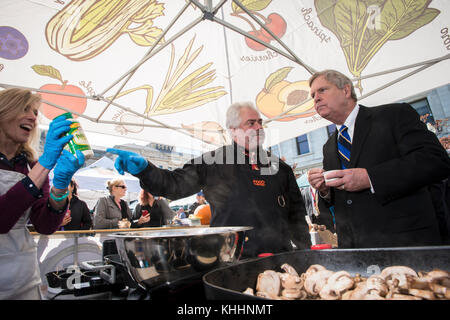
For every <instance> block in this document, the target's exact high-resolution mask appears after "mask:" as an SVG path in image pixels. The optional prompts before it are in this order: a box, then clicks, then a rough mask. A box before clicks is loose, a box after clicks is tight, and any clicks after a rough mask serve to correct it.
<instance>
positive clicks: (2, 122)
mask: <svg viewBox="0 0 450 320" xmlns="http://www.w3.org/2000/svg"><path fill="white" fill-rule="evenodd" d="M40 105H41V98H40V96H39V95H36V94H32V93H31V91H29V90H23V89H16V88H13V89H7V90H3V91H0V213H1V214H0V300H5V299H11V300H12V299H14V300H19V299H20V300H22V299H26V300H36V299H41V293H40V289H39V285H40V283H41V277H40V272H39V264H38V259H37V250H36V245H35V243H34V240H33V238H32V236H31V235H30V233H29V232H28V229H27V227H26V224H27V222H28V221H30V222H31V223H32V224H33V226H34V229H35V230H36V231H37V232H39V233H41V234H52V233H53V232H55V231H56V230H58V228H59V226H60V224H61V222H62V220H63V218H64V213H65V212H66V209H67V204H68V201H67V196H68V190H67V187H68V186H69V182H70V179H71V178H72V176H73V174H74V173H75V172H76V171H77V170H78V169H79V168H80V167H81V166H82V165H83V164H84V156H83V154H82V153H81V152H78V153H77V157H75V156H73V155H72V154H71V153H70V152H68V151H66V150H64V152H62V153H61V151H63V148H64V145H65V144H66V143H67V142H68V141H69V140H70V139H72V137H73V136H72V135H67V136H65V133H66V132H68V131H69V129H70V127H69V126H70V124H71V122H70V121H67V120H65V119H62V118H60V119H56V120H53V121H52V122H51V123H50V126H49V129H48V132H47V137H46V140H45V145H44V152H43V154H42V155H41V156H40V157H39V159H37V157H36V153H35V151H34V149H33V147H32V145H33V142H34V141H35V140H36V139H37V138H38V114H39V108H40ZM36 159H37V161H36ZM53 168H54V170H53V173H54V178H53V187H52V188H50V185H49V179H48V174H49V172H50V170H52V169H53Z"/></svg>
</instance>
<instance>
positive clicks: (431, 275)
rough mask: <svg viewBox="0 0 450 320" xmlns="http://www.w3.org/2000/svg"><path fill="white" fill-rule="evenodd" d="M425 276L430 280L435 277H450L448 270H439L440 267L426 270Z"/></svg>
mask: <svg viewBox="0 0 450 320" xmlns="http://www.w3.org/2000/svg"><path fill="white" fill-rule="evenodd" d="M425 278H427V279H431V280H433V279H436V278H450V272H448V271H444V270H440V269H434V270H432V271H430V272H428V273H427V274H426V275H425Z"/></svg>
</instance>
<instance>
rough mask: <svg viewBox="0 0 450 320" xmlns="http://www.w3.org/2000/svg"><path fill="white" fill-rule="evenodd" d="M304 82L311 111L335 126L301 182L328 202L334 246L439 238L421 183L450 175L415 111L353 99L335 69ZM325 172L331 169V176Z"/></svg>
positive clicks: (415, 242)
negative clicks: (316, 162)
mask: <svg viewBox="0 0 450 320" xmlns="http://www.w3.org/2000/svg"><path fill="white" fill-rule="evenodd" d="M309 84H310V87H311V96H312V97H313V99H314V107H315V109H316V111H317V113H318V114H319V115H320V116H322V117H323V118H325V119H327V120H329V121H331V122H333V123H335V124H336V125H337V130H336V132H335V133H334V134H333V135H332V136H331V137H330V138H329V139H328V141H327V142H326V144H325V145H324V147H323V169H319V168H315V169H311V170H310V171H309V173H308V180H309V182H310V184H311V186H313V187H314V188H316V189H318V190H319V192H320V194H321V199H322V201H325V202H327V203H328V205H329V206H331V205H333V206H334V213H335V217H336V228H337V235H338V243H339V247H341V248H356V247H395V246H423V245H436V244H440V241H441V239H440V235H439V230H438V226H437V221H436V215H435V212H434V208H433V203H432V198H431V196H430V193H429V191H428V186H429V185H430V184H432V183H436V182H439V181H441V180H443V179H445V178H447V177H448V176H449V173H450V160H449V157H448V155H447V153H446V152H445V150H444V149H443V147H442V146H441V144H440V143H439V140H438V139H437V137H436V136H435V135H434V134H433V133H432V132H430V131H429V130H427V128H426V126H425V125H424V123H423V122H421V121H420V119H419V115H418V113H417V112H416V111H415V110H414V109H413V108H412V107H411V106H410V105H408V104H406V103H401V104H400V103H395V104H389V105H383V106H378V107H372V108H367V107H364V106H362V105H359V104H357V99H356V94H355V90H354V87H353V84H352V82H351V80H350V79H349V78H348V77H346V76H345V75H343V74H341V73H339V72H337V71H334V70H325V71H322V72H319V73H316V74H314V75H313V76H312V77H311V79H310V81H309ZM324 170H325V171H328V170H336V171H335V172H333V173H328V174H326V178H327V180H328V179H333V180H332V181H331V180H330V181H328V182H325V179H324Z"/></svg>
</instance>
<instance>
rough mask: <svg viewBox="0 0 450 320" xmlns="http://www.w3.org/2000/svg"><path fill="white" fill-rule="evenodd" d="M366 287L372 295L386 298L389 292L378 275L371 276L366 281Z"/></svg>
mask: <svg viewBox="0 0 450 320" xmlns="http://www.w3.org/2000/svg"><path fill="white" fill-rule="evenodd" d="M366 286H367V289H368V292H369V293H370V294H376V295H379V296H381V297H385V296H386V295H387V293H388V291H389V288H388V286H387V284H386V282H385V281H384V279H383V278H381V277H380V276H378V275H372V276H370V277H369V278H368V279H367V281H366Z"/></svg>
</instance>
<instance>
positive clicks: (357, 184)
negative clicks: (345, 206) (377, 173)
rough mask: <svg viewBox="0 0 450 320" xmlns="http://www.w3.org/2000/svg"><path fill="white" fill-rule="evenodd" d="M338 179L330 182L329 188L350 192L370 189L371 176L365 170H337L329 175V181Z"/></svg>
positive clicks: (328, 183)
mask: <svg viewBox="0 0 450 320" xmlns="http://www.w3.org/2000/svg"><path fill="white" fill-rule="evenodd" d="M332 178H337V179H336V180H333V181H328V182H327V183H326V185H327V186H328V187H334V188H337V189H339V190H345V191H350V192H355V191H361V190H364V189H368V188H370V180H369V175H368V174H367V170H366V169H365V168H352V169H345V170H336V171H335V172H331V173H329V174H327V179H332Z"/></svg>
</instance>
